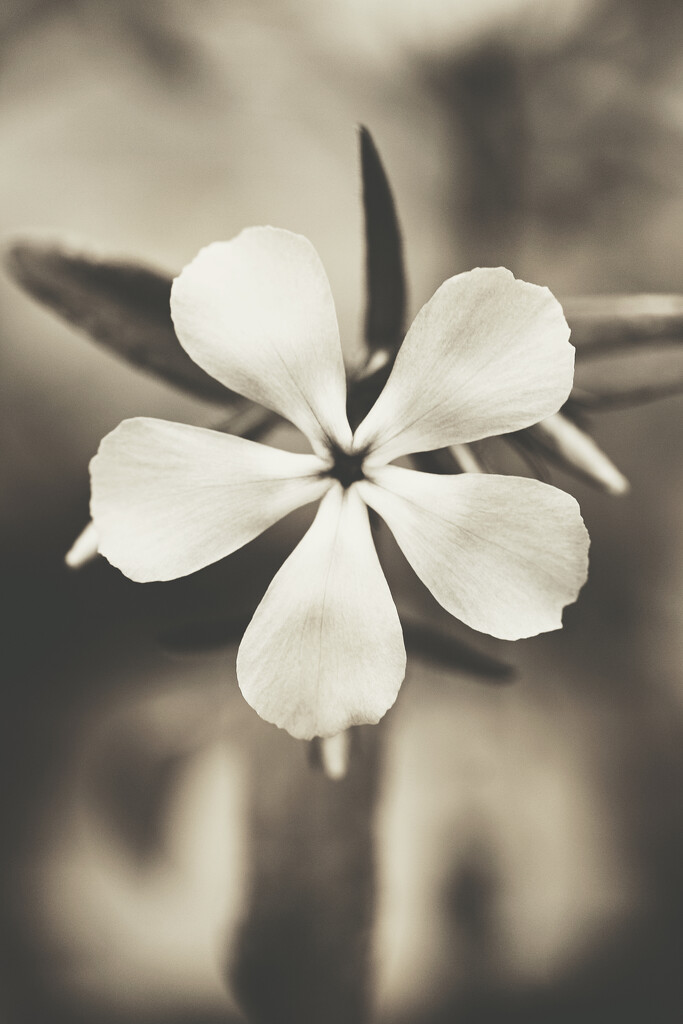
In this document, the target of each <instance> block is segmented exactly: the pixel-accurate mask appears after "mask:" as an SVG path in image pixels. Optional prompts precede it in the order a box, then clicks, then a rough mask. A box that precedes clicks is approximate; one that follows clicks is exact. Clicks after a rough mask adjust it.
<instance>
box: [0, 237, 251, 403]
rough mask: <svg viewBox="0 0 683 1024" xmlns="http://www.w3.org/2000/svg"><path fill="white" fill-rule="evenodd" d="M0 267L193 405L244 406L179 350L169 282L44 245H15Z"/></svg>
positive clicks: (126, 265) (146, 272)
mask: <svg viewBox="0 0 683 1024" xmlns="http://www.w3.org/2000/svg"><path fill="white" fill-rule="evenodd" d="M5 262H6V266H7V268H8V270H9V272H10V274H11V276H12V277H13V278H14V280H15V281H16V282H17V284H19V285H20V286H21V287H22V288H23V289H24V290H25V291H26V292H28V294H29V295H31V296H32V297H33V298H34V299H37V300H38V302H41V303H43V305H45V306H47V307H48V308H49V309H51V310H52V312H53V313H57V314H58V316H61V317H62V318H63V319H64V320H66V321H68V322H69V323H70V324H73V326H74V327H77V328H78V329H79V330H81V331H85V332H86V333H87V334H89V335H90V336H91V337H92V338H94V340H95V341H97V342H99V343H100V344H101V345H104V346H106V347H107V348H108V349H110V350H111V351H112V352H114V353H115V354H116V355H118V356H120V357H122V358H124V359H126V360H128V362H130V363H133V365H135V366H137V367H140V368H141V369H143V370H145V371H147V372H148V373H153V374H155V375H156V376H158V377H161V378H162V379H164V380H166V381H168V382H169V383H171V384H174V385H175V386H176V387H179V388H182V389H183V390H184V391H189V392H190V393H192V394H194V395H196V396H198V397H200V398H204V399H208V400H210V401H213V402H221V403H223V404H226V405H228V404H230V405H234V404H236V403H239V404H240V405H242V404H244V399H242V398H238V396H236V395H234V394H233V393H232V392H230V391H229V390H228V389H227V388H225V387H223V385H222V384H219V383H218V381H215V380H214V379H213V378H212V377H210V376H209V375H208V374H207V373H205V372H204V370H202V369H201V368H200V367H199V366H198V365H197V364H196V363H195V362H193V361H192V359H190V357H189V356H188V355H187V353H186V352H185V350H184V349H183V348H182V346H181V345H180V343H179V341H178V339H177V338H176V335H175V331H174V330H173V324H172V322H171V314H170V304H169V303H170V294H171V282H172V279H171V277H170V276H168V275H165V274H160V273H158V272H157V271H154V270H150V269H148V268H147V267H142V266H139V265H138V264H135V263H128V262H125V261H119V260H105V259H97V258H95V257H93V256H89V255H85V254H80V253H75V252H70V251H68V250H66V249H64V248H62V247H61V246H58V245H54V244H51V243H46V242H43V243H41V242H33V241H20V242H16V243H15V244H14V245H12V246H11V247H10V249H9V250H8V251H7V253H6V256H5Z"/></svg>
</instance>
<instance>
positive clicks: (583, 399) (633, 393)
mask: <svg viewBox="0 0 683 1024" xmlns="http://www.w3.org/2000/svg"><path fill="white" fill-rule="evenodd" d="M680 394H683V380H673V381H670V382H669V383H665V384H644V385H642V386H640V387H631V388H623V389H621V390H616V389H615V390H614V391H578V390H577V389H575V390H574V391H573V392H572V396H571V407H574V408H577V409H581V410H582V411H585V412H613V411H615V410H618V409H631V408H633V407H634V406H636V405H646V404H647V403H648V402H657V401H659V399H661V398H671V396H672V395H680Z"/></svg>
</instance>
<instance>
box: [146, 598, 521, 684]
mask: <svg viewBox="0 0 683 1024" xmlns="http://www.w3.org/2000/svg"><path fill="white" fill-rule="evenodd" d="M252 614H253V610H251V611H245V612H244V613H240V614H238V615H234V614H233V615H229V616H224V617H223V618H219V619H215V618H212V619H205V620H201V621H199V620H198V621H196V622H187V623H183V624H182V625H179V626H176V627H174V628H173V629H171V630H168V631H167V632H166V633H164V634H163V635H162V636H161V638H160V640H161V643H162V645H163V646H164V647H165V649H166V650H168V651H173V652H175V653H179V654H195V653H199V652H201V651H209V650H214V649H215V648H219V647H227V646H228V645H229V644H237V643H239V641H240V640H241V639H242V635H243V633H244V631H245V629H246V628H247V626H248V625H249V622H250V620H251V616H252ZM401 623H402V625H403V634H404V637H405V642H406V648H407V649H408V654H409V655H411V654H412V655H418V656H420V657H422V658H426V659H427V660H428V661H431V662H433V663H435V664H437V665H443V666H445V667H446V668H451V669H463V670H465V671H466V672H473V673H474V674H475V675H478V676H483V677H485V678H487V679H499V680H503V679H509V678H510V677H511V676H512V675H513V674H514V668H513V667H512V666H511V665H508V664H507V663H506V662H503V661H499V660H498V658H494V657H493V656H492V655H490V654H485V653H484V652H483V651H479V650H477V648H475V647H471V646H470V645H469V644H468V643H466V642H465V641H464V640H461V639H459V638H458V637H456V636H454V635H453V634H452V633H449V632H446V631H445V630H443V629H440V628H439V627H438V626H430V625H428V624H427V623H425V622H420V621H418V620H417V619H412V618H410V617H406V616H405V615H401Z"/></svg>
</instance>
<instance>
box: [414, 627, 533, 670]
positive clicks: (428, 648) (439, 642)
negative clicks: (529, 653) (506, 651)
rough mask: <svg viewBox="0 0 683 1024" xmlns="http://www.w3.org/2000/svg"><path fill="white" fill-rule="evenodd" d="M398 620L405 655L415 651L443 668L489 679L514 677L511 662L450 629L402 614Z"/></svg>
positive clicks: (415, 653)
mask: <svg viewBox="0 0 683 1024" xmlns="http://www.w3.org/2000/svg"><path fill="white" fill-rule="evenodd" d="M401 623H402V625H403V635H404V637H405V642H406V648H407V650H408V654H409V655H419V656H420V657H422V658H425V659H426V660H427V661H431V662H433V663H434V664H436V665H441V666H443V667H445V668H450V669H460V670H464V671H466V672H472V673H473V674H474V675H477V676H480V677H482V678H484V679H486V680H488V681H490V682H492V681H494V680H495V681H496V682H506V681H510V680H511V679H513V678H514V675H515V669H514V667H513V666H512V665H508V664H507V663H506V662H504V661H499V660H498V658H494V657H493V656H492V655H490V654H485V653H484V652H483V651H479V650H477V648H476V647H471V646H470V645H469V644H468V643H465V641H464V640H461V639H459V638H458V637H456V636H454V635H453V634H452V633H447V632H445V630H442V629H439V628H438V627H435V626H429V625H427V624H426V623H424V622H418V621H417V620H411V619H406V618H405V616H401Z"/></svg>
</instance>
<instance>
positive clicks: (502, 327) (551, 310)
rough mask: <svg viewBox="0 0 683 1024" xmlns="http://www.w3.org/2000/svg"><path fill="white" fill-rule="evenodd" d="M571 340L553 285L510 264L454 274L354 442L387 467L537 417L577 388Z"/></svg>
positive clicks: (414, 329) (411, 335) (418, 325)
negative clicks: (530, 280) (532, 279)
mask: <svg viewBox="0 0 683 1024" xmlns="http://www.w3.org/2000/svg"><path fill="white" fill-rule="evenodd" d="M568 338H569V327H568V326H567V322H566V320H565V318H564V315H563V313H562V307H561V306H560V304H559V302H558V301H557V300H556V299H555V298H554V297H553V295H552V294H551V292H549V291H548V289H547V288H540V287H539V286H538V285H535V284H527V283H526V282H525V281H518V280H516V279H515V278H514V277H513V276H512V274H511V273H510V271H509V270H505V269H504V268H503V267H498V268H495V269H481V268H479V269H477V270H470V271H469V272H468V273H466V274H458V275H457V276H456V277H451V278H450V279H449V280H448V281H445V282H444V284H442V285H441V287H440V288H439V289H438V290H437V292H436V293H435V295H434V296H433V297H432V298H431V299H430V300H429V302H428V303H427V304H426V305H425V306H423V307H422V309H421V310H420V312H419V313H418V315H417V317H416V318H415V320H414V322H413V324H412V326H411V328H410V330H409V331H408V334H407V335H406V337H405V340H404V342H403V344H402V346H401V348H400V349H399V352H398V356H397V357H396V363H395V364H394V368H393V370H392V372H391V375H390V377H389V380H388V381H387V383H386V385H385V388H384V390H383V391H382V393H381V395H380V396H379V398H378V399H377V402H376V403H375V405H374V407H373V408H372V409H371V410H370V412H369V413H368V415H367V417H366V418H365V420H364V421H363V423H361V425H360V426H359V428H358V430H357V431H356V435H355V437H354V447H355V448H356V450H358V451H360V450H363V449H366V448H371V449H372V453H371V459H372V463H373V464H375V465H381V464H383V463H386V462H391V461H392V460H393V459H396V458H398V457H399V456H400V455H407V454H409V453H411V452H418V451H431V450H432V449H434V448H445V447H446V446H447V445H450V444H462V443H464V442H467V441H476V440H477V439H478V438H482V437H489V436H491V435H494V434H506V433H508V432H509V431H511V430H520V429H521V428H522V427H526V426H529V425H530V424H531V423H537V422H538V420H540V419H543V418H544V417H545V416H550V415H551V414H552V413H554V412H557V410H558V409H559V408H560V406H561V405H562V404H563V402H564V401H565V400H566V399H567V396H568V395H569V392H570V389H571V386H572V379H573V373H574V348H573V346H572V345H570V344H569V342H568Z"/></svg>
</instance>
